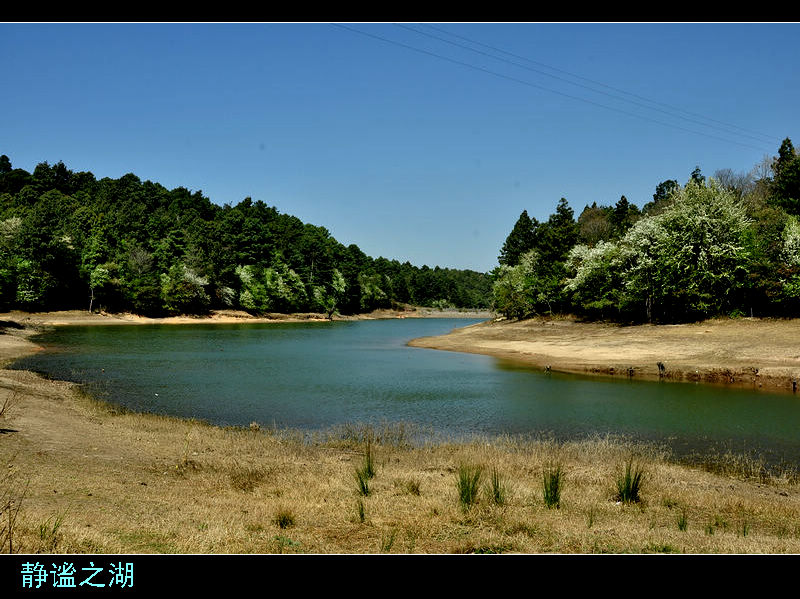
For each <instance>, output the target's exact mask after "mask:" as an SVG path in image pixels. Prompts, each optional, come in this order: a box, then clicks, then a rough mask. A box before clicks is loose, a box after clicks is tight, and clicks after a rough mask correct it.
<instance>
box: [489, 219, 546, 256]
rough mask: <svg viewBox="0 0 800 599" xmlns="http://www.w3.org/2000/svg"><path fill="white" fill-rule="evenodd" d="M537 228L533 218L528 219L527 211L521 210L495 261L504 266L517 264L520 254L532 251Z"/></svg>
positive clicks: (537, 223) (537, 224)
mask: <svg viewBox="0 0 800 599" xmlns="http://www.w3.org/2000/svg"><path fill="white" fill-rule="evenodd" d="M538 226H539V222H538V221H537V220H536V219H535V218H533V219H532V218H531V217H529V216H528V211H527V210H523V211H522V214H520V215H519V219H517V222H516V224H515V225H514V228H513V229H512V230H511V233H509V235H508V237H507V238H506V242H505V243H504V244H503V248H502V249H501V250H500V256H498V258H497V261H498V262H499V263H500V264H505V265H506V266H516V265H517V264H519V259H520V257H521V256H522V254H524V253H525V252H527V251H528V250H530V249H533V247H534V245H535V243H536V229H537V228H538Z"/></svg>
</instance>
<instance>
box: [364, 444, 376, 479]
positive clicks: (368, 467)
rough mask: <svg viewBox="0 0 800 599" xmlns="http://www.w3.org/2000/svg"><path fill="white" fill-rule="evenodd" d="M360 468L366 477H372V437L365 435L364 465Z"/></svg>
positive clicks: (373, 464) (373, 461) (373, 468)
mask: <svg viewBox="0 0 800 599" xmlns="http://www.w3.org/2000/svg"><path fill="white" fill-rule="evenodd" d="M361 470H362V471H363V472H364V476H366V477H367V478H374V477H375V458H374V456H373V455H372V437H371V436H369V437H367V441H366V443H365V445H364V465H363V466H362V467H361Z"/></svg>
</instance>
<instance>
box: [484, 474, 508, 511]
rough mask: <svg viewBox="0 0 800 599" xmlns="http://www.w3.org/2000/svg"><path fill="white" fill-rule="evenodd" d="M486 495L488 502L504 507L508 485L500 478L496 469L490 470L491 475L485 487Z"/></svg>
mask: <svg viewBox="0 0 800 599" xmlns="http://www.w3.org/2000/svg"><path fill="white" fill-rule="evenodd" d="M486 495H488V497H489V501H491V502H492V503H493V504H495V505H505V503H506V501H507V500H508V485H506V483H505V481H504V480H503V477H502V476H500V473H499V472H498V471H497V468H492V474H491V476H490V478H489V482H488V483H487V485H486Z"/></svg>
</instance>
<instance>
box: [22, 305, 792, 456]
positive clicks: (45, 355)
mask: <svg viewBox="0 0 800 599" xmlns="http://www.w3.org/2000/svg"><path fill="white" fill-rule="evenodd" d="M475 322H478V321H475V320H464V319H405V320H373V321H356V322H332V323H286V324H235V325H219V324H214V325H210V324H209V325H202V324H201V325H185V326H170V325H163V326H160V325H152V326H148V325H143V326H102V327H99V326H98V327H63V328H56V329H54V330H52V331H49V332H47V333H44V334H42V335H41V336H39V337H38V338H37V339H36V341H37V343H40V344H42V345H44V346H45V348H46V350H45V351H42V352H39V353H37V354H35V355H33V356H30V357H27V358H24V359H22V360H20V361H18V362H17V363H16V364H15V365H14V367H15V368H23V369H30V370H35V371H38V372H42V373H45V374H46V375H48V376H50V377H52V378H56V379H62V380H71V381H75V382H80V383H84V384H86V385H87V388H88V389H89V390H90V391H91V392H92V393H94V394H97V395H99V396H101V397H103V398H105V399H107V400H109V401H112V402H115V403H118V404H121V405H123V406H126V407H128V408H131V409H134V410H139V411H150V412H157V413H164V414H170V415H175V416H182V417H194V418H200V419H204V420H207V421H209V422H212V423H214V424H219V425H248V424H249V423H250V422H253V421H255V422H259V423H260V424H262V425H275V426H278V427H292V428H299V429H304V430H316V429H323V428H328V427H330V426H335V425H341V424H352V423H372V424H383V423H386V422H389V423H395V422H404V423H413V424H416V425H420V427H421V428H428V427H430V428H431V429H432V430H433V431H435V432H436V433H440V434H442V435H446V436H451V437H452V436H455V437H459V436H462V435H471V434H475V433H478V434H489V435H492V434H503V433H510V434H522V435H527V434H531V435H539V434H545V435H552V436H553V437H555V438H557V439H574V438H581V437H585V436H587V435H593V434H612V435H624V436H628V437H631V438H634V439H641V440H647V441H657V442H663V443H665V444H667V445H668V446H670V447H671V448H672V449H673V450H674V451H675V452H676V453H677V454H678V455H682V454H686V453H689V452H692V451H701V452H703V451H711V450H720V451H724V450H732V451H736V452H745V453H747V452H758V453H762V454H764V455H765V456H766V457H767V458H768V459H769V461H777V460H780V459H785V460H788V461H797V462H800V398H798V397H795V396H793V395H788V394H770V393H765V392H759V391H750V390H743V389H729V388H723V387H716V386H709V385H698V384H689V383H687V384H683V383H659V382H645V381H635V380H633V381H628V380H625V381H618V380H607V379H598V378H593V377H581V376H572V375H560V374H555V373H554V374H551V375H548V374H544V373H542V372H540V371H536V370H534V369H530V368H525V367H522V366H519V365H516V364H513V363H510V362H506V361H502V360H498V359H495V358H491V357H488V356H480V355H474V354H462V353H454V352H445V351H437V350H429V349H421V348H412V347H407V346H406V342H407V341H408V340H410V339H413V338H415V337H421V336H427V335H438V334H443V333H446V332H448V331H450V330H452V329H453V328H456V327H461V326H467V325H469V324H473V323H475Z"/></svg>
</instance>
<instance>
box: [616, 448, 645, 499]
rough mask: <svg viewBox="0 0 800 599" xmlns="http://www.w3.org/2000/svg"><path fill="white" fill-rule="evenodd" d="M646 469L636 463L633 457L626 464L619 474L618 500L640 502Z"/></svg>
mask: <svg viewBox="0 0 800 599" xmlns="http://www.w3.org/2000/svg"><path fill="white" fill-rule="evenodd" d="M643 481H644V470H643V469H642V468H641V467H640V466H637V465H634V463H633V458H631V459H629V460H628V462H627V463H626V464H625V471H624V472H623V473H622V474H620V475H619V476H617V495H616V498H617V501H621V502H622V503H638V502H640V501H641V500H642V498H641V492H642V482H643Z"/></svg>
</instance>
